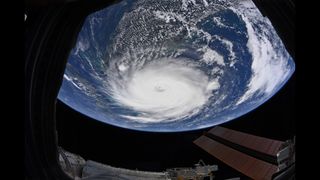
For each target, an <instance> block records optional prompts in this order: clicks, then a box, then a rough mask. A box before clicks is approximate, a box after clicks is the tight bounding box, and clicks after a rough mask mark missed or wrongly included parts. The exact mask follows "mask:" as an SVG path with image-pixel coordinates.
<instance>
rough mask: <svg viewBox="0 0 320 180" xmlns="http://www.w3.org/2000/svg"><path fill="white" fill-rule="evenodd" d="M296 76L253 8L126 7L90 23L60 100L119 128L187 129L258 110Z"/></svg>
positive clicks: (217, 4)
mask: <svg viewBox="0 0 320 180" xmlns="http://www.w3.org/2000/svg"><path fill="white" fill-rule="evenodd" d="M294 71H295V64H294V62H293V60H292V58H291V56H290V55H289V54H288V52H287V51H286V49H285V47H284V45H283V43H282V42H281V40H280V38H279V36H278V35H277V33H276V31H275V30H274V28H273V27H272V25H271V23H270V21H269V20H268V19H267V18H265V17H263V16H262V15H261V13H260V12H259V10H258V9H257V8H256V7H255V5H254V4H253V2H252V1H249V0H248V1H246V0H244V1H240V0H229V1H228V0H215V1H210V2H209V1H206V0H201V1H196V0H176V1H171V0H169V1H156V0H136V1H135V0H124V1H121V2H119V3H117V4H114V5H112V6H109V7H107V8H105V9H102V10H100V11H97V12H95V13H93V14H91V15H89V16H88V17H87V18H86V20H85V22H84V25H83V27H82V29H81V31H80V33H79V36H78V40H77V43H76V45H75V47H74V48H73V49H72V51H71V53H70V56H69V59H68V63H67V66H66V70H65V74H64V78H63V83H62V86H61V89H60V92H59V95H58V98H59V99H60V100H61V101H62V102H64V103H65V104H67V105H68V106H70V107H71V108H73V109H74V110H76V111H78V112H80V113H82V114H84V115H86V116H89V117H91V118H93V119H96V120H98V121H101V122H104V123H107V124H110V125H114V126H118V127H122V128H127V129H133V130H140V131H150V132H181V131H190V130H198V129H203V128H207V127H212V126H215V125H218V124H221V123H225V122H228V121H231V120H233V119H235V118H237V117H240V116H242V115H244V114H246V113H248V112H250V111H252V110H254V109H256V108H257V107H259V106H260V105H261V104H263V103H264V102H265V101H267V100H268V99H270V98H271V97H272V96H273V95H274V94H275V93H277V92H278V91H279V90H280V89H281V88H282V86H284V84H285V83H286V82H287V81H288V80H289V78H290V77H291V76H292V74H293V72H294Z"/></svg>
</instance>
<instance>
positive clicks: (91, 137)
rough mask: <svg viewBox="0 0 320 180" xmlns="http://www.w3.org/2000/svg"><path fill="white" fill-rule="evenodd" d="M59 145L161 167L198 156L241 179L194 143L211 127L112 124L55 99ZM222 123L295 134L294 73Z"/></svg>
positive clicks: (189, 162) (103, 158)
mask: <svg viewBox="0 0 320 180" xmlns="http://www.w3.org/2000/svg"><path fill="white" fill-rule="evenodd" d="M56 108H57V116H56V118H57V131H58V140H59V145H60V146H62V147H63V148H65V149H66V150H68V151H70V152H73V153H77V154H79V155H81V156H82V157H84V158H85V159H87V160H88V159H90V160H94V161H98V162H101V163H105V164H109V165H112V166H116V167H123V168H129V169H139V170H147V171H163V170H165V169H166V168H172V167H192V166H193V165H194V164H195V163H197V162H198V161H199V160H200V159H202V160H203V161H204V162H205V163H207V164H217V165H218V167H219V170H218V172H217V176H216V178H217V179H224V178H232V177H243V178H244V176H243V175H241V174H239V173H238V172H237V171H235V170H233V169H231V168H229V167H227V166H226V165H224V164H222V163H221V162H220V161H218V160H217V159H215V158H214V157H212V156H210V155H209V154H208V153H206V152H205V151H204V150H202V149H201V148H199V147H198V146H196V145H194V144H193V141H194V140H195V139H197V138H198V137H199V136H201V135H202V134H203V132H205V131H207V130H209V129H210V128H207V129H202V130H197V131H191V132H180V133H149V132H141V131H133V130H128V129H122V128H118V127H114V126H110V125H107V124H104V123H101V122H99V121H96V120H93V119H90V118H88V117H86V116H84V115H82V114H80V113H78V112H76V111H74V110H72V109H71V108H69V107H68V106H66V105H65V104H63V103H62V102H60V101H57V107H56ZM221 126H224V127H228V128H231V129H234V130H239V131H243V132H247V133H251V134H255V135H259V136H263V137H268V138H272V139H277V140H287V139H289V138H292V137H293V136H294V135H295V134H296V133H295V75H293V76H292V77H291V79H290V80H289V81H288V82H287V84H286V85H285V86H284V87H283V88H282V89H281V90H280V91H279V92H278V93H277V94H276V95H274V96H273V97H272V98H271V99H270V100H268V101H267V102H266V103H264V104H263V105H262V106H260V107H258V108H257V109H256V110H254V111H252V112H250V113H248V114H246V115H244V116H242V117H240V118H238V119H235V120H233V121H230V122H228V123H225V124H222V125H221Z"/></svg>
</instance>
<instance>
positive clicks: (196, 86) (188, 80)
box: [109, 59, 219, 122]
mask: <svg viewBox="0 0 320 180" xmlns="http://www.w3.org/2000/svg"><path fill="white" fill-rule="evenodd" d="M121 67H122V68H121ZM119 70H120V71H121V74H124V76H128V77H123V78H121V79H123V80H122V82H121V84H122V85H123V86H118V85H119V82H118V78H117V79H111V80H110V81H109V83H110V84H109V86H110V87H111V92H112V93H111V96H112V97H113V98H114V99H115V100H116V101H117V102H118V103H119V104H120V105H124V106H126V107H129V108H132V109H134V110H135V111H138V112H140V115H139V117H133V116H125V117H126V118H130V119H133V120H139V121H145V122H160V121H163V120H176V119H179V118H185V117H188V116H192V115H193V114H195V113H197V112H198V111H199V110H200V109H201V107H202V106H203V105H204V104H206V103H207V101H208V99H209V98H210V96H211V95H212V91H213V90H216V89H218V88H219V83H218V82H217V81H216V80H215V79H213V80H209V78H208V77H207V76H206V75H205V74H204V73H203V72H202V71H201V70H199V69H198V67H196V66H195V65H192V64H186V63H185V61H184V60H177V59H175V60H168V59H166V60H164V59H159V60H157V61H155V62H153V63H151V64H148V65H145V66H144V67H143V68H142V69H140V70H132V69H126V68H123V65H120V66H119ZM129 70H131V71H132V74H129V73H127V72H125V71H129Z"/></svg>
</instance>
